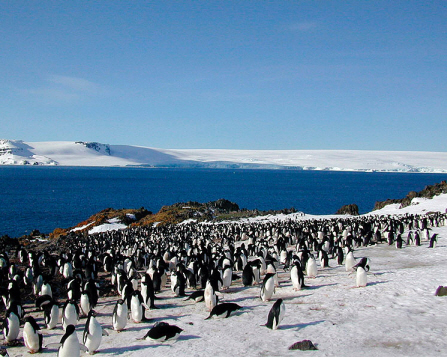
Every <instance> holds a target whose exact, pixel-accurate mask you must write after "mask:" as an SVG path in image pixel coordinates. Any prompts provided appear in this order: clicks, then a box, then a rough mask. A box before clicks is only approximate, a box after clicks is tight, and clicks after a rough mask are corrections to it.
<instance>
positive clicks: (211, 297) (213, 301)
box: [203, 280, 218, 312]
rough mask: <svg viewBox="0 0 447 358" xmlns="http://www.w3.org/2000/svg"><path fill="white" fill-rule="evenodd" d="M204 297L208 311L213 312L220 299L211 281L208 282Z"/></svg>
mask: <svg viewBox="0 0 447 358" xmlns="http://www.w3.org/2000/svg"><path fill="white" fill-rule="evenodd" d="M203 297H204V300H205V306H206V309H207V311H208V312H211V310H212V309H213V308H214V307H215V306H216V305H217V301H218V299H217V295H216V292H215V291H214V288H213V285H212V284H211V281H210V280H207V281H206V286H205V291H204V293H203Z"/></svg>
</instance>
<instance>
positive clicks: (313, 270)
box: [306, 256, 318, 278]
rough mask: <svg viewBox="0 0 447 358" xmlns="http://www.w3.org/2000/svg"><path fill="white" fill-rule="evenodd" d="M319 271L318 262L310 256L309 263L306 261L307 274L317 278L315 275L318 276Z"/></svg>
mask: <svg viewBox="0 0 447 358" xmlns="http://www.w3.org/2000/svg"><path fill="white" fill-rule="evenodd" d="M317 272H318V270H317V262H316V261H315V259H314V258H313V257H312V256H311V257H309V259H308V260H307V263H306V275H307V277H312V278H315V277H317Z"/></svg>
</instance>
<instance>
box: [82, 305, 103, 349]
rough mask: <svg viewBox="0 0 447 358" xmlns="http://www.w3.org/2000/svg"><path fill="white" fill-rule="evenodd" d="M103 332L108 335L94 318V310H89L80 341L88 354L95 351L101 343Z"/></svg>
mask: <svg viewBox="0 0 447 358" xmlns="http://www.w3.org/2000/svg"><path fill="white" fill-rule="evenodd" d="M103 334H106V335H108V334H107V332H106V331H104V330H103V329H102V327H101V325H100V324H99V322H98V320H97V319H96V312H95V311H93V310H91V311H90V312H89V313H88V317H87V321H86V322H85V328H84V334H83V335H82V342H83V343H84V344H85V346H86V347H87V349H88V352H89V353H90V354H94V353H96V351H97V349H98V347H99V345H100V344H101V340H102V336H103Z"/></svg>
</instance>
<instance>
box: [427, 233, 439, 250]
mask: <svg viewBox="0 0 447 358" xmlns="http://www.w3.org/2000/svg"><path fill="white" fill-rule="evenodd" d="M437 237H438V234H433V236H432V237H431V238H430V244H429V245H428V247H429V248H434V247H435V246H436V243H437V242H438V238H437Z"/></svg>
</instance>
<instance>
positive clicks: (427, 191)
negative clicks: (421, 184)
mask: <svg viewBox="0 0 447 358" xmlns="http://www.w3.org/2000/svg"><path fill="white" fill-rule="evenodd" d="M444 193H447V182H446V181H445V180H443V181H442V182H440V183H436V184H433V185H427V186H426V187H425V188H424V189H423V190H421V191H420V192H415V191H410V192H409V193H408V194H407V196H406V197H405V198H403V199H387V200H385V201H376V203H375V205H374V209H373V211H374V210H379V209H382V208H383V207H385V206H387V205H390V204H401V207H402V208H405V207H407V206H410V205H411V201H412V200H413V199H414V198H426V199H432V198H433V197H434V196H436V195H439V194H444Z"/></svg>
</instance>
